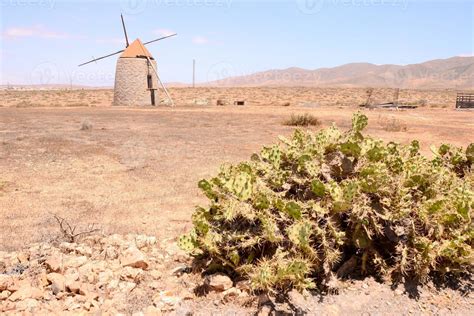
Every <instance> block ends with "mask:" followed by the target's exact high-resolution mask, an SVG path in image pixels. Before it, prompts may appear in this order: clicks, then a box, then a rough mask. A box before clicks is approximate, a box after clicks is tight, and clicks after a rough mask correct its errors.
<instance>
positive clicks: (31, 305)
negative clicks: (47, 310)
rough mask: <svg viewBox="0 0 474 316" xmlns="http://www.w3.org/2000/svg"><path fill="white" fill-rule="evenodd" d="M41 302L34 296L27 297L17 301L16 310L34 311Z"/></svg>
mask: <svg viewBox="0 0 474 316" xmlns="http://www.w3.org/2000/svg"><path fill="white" fill-rule="evenodd" d="M38 305H39V303H38V301H37V300H35V299H34V298H27V299H25V300H23V301H20V302H18V303H16V305H15V310H17V311H19V312H23V311H29V312H32V310H33V309H35V308H36V307H38Z"/></svg>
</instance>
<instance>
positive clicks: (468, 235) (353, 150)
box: [178, 113, 474, 291]
mask: <svg viewBox="0 0 474 316" xmlns="http://www.w3.org/2000/svg"><path fill="white" fill-rule="evenodd" d="M366 125H367V117H366V116H365V115H362V114H360V113H357V114H355V115H354V117H353V119H352V129H351V130H350V131H347V132H341V131H339V130H338V129H337V128H336V127H334V126H333V127H330V128H327V129H325V130H321V131H319V132H317V133H310V132H302V131H299V130H297V131H295V133H294V135H293V137H292V138H291V139H284V138H282V139H281V144H279V145H274V146H270V147H264V148H263V150H262V151H261V152H260V154H258V155H257V154H254V155H253V156H252V158H251V160H250V161H247V162H242V163H240V164H238V165H229V166H223V167H222V168H221V171H220V173H219V174H218V175H217V176H216V177H215V178H212V179H209V180H202V181H200V182H199V187H200V188H201V189H202V191H203V192H204V194H205V195H206V196H207V197H208V198H209V200H210V205H209V206H208V207H205V208H204V207H198V208H197V209H196V211H195V212H194V214H193V216H192V222H193V224H194V228H193V229H192V231H191V232H190V233H189V234H187V235H184V236H182V237H180V239H179V241H178V242H179V245H180V247H181V248H182V249H185V250H187V251H188V252H189V253H191V254H193V255H195V256H197V257H198V258H201V259H206V260H201V261H205V262H206V263H207V269H215V268H216V267H217V268H219V269H221V270H227V271H228V273H229V274H231V275H232V274H233V275H234V276H240V277H243V278H247V279H250V281H251V285H252V288H253V289H254V290H282V291H285V290H288V289H291V288H297V289H304V288H312V287H315V286H317V285H319V284H324V282H325V281H327V280H328V279H329V278H330V276H331V275H332V272H334V271H336V270H337V269H338V268H339V267H340V266H341V265H342V264H343V263H344V262H346V261H347V260H349V259H351V260H352V261H354V258H355V260H356V262H357V266H356V268H355V270H354V271H353V273H360V274H362V275H364V274H370V275H374V276H380V277H389V276H392V277H395V276H402V275H403V276H406V277H410V278H414V279H417V280H421V281H422V280H424V279H425V278H426V277H427V276H428V275H429V274H430V273H431V272H436V273H438V272H439V273H447V272H450V273H462V272H465V271H467V270H468V269H469V268H470V267H472V262H473V251H472V246H473V238H474V230H473V225H472V223H471V217H472V210H473V208H474V193H473V185H474V176H473V173H472V172H471V171H472V170H471V168H472V164H473V161H474V144H471V145H470V146H469V147H468V148H467V150H462V149H461V148H456V147H453V146H451V145H442V146H441V147H439V148H433V152H434V154H435V157H434V158H433V159H429V158H427V157H425V156H423V155H421V154H420V152H419V144H418V142H417V141H413V142H412V143H411V144H410V145H399V144H396V143H393V142H390V143H384V142H383V141H381V140H377V139H374V138H371V137H367V136H364V135H362V134H361V131H362V130H363V129H364V127H365V126H366Z"/></svg>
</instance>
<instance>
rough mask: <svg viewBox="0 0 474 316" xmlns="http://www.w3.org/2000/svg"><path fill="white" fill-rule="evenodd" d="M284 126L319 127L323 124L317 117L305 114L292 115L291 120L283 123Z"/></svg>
mask: <svg viewBox="0 0 474 316" xmlns="http://www.w3.org/2000/svg"><path fill="white" fill-rule="evenodd" d="M283 123H284V125H288V126H319V125H321V122H320V121H319V120H318V118H317V117H315V116H313V115H311V114H308V113H305V114H291V116H290V118H289V119H287V120H286V121H285V122H283Z"/></svg>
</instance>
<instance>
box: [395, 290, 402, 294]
mask: <svg viewBox="0 0 474 316" xmlns="http://www.w3.org/2000/svg"><path fill="white" fill-rule="evenodd" d="M395 294H397V295H402V294H403V290H402V289H396V290H395Z"/></svg>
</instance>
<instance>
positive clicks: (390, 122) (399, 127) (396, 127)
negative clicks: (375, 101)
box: [378, 116, 408, 132]
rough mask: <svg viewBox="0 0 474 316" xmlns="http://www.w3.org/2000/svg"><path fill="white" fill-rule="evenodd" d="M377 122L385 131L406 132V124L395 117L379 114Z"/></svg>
mask: <svg viewBox="0 0 474 316" xmlns="http://www.w3.org/2000/svg"><path fill="white" fill-rule="evenodd" d="M378 123H379V125H380V127H382V129H383V130H384V131H386V132H406V131H407V130H408V126H407V125H406V124H405V123H403V122H402V121H401V120H399V119H397V118H395V117H384V116H379V118H378Z"/></svg>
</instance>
